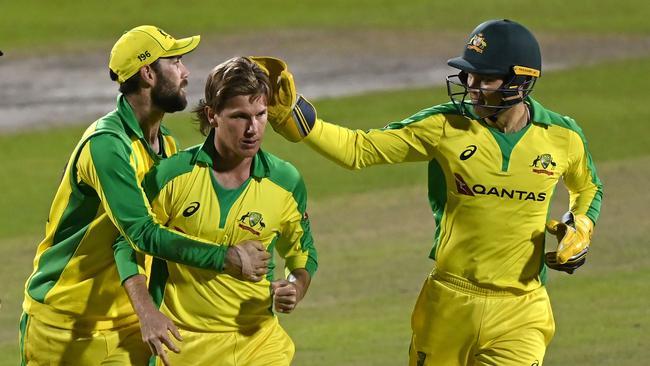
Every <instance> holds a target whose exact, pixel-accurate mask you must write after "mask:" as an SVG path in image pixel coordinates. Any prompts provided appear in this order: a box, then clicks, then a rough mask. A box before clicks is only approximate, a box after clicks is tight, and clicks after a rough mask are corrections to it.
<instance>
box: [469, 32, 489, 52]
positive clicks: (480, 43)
mask: <svg viewBox="0 0 650 366" xmlns="http://www.w3.org/2000/svg"><path fill="white" fill-rule="evenodd" d="M486 47H487V42H485V37H483V33H478V34H475V35H473V36H472V38H470V39H469V41H468V42H467V48H469V49H470V50H474V51H476V52H478V53H483V51H485V48H486Z"/></svg>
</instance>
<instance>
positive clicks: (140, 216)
mask: <svg viewBox="0 0 650 366" xmlns="http://www.w3.org/2000/svg"><path fill="white" fill-rule="evenodd" d="M114 140H115V139H113V138H105V137H104V135H102V136H97V137H95V138H93V140H92V142H91V144H90V149H91V156H92V159H93V162H94V164H95V167H96V174H97V177H98V179H99V182H100V188H101V189H102V190H103V193H104V196H105V197H106V201H107V202H104V205H106V206H107V207H108V208H109V209H110V213H109V210H106V211H107V213H109V216H111V220H113V222H114V224H115V225H116V226H117V228H118V229H119V231H120V233H121V234H122V235H124V236H125V237H126V239H127V240H128V241H129V244H131V245H132V246H133V247H134V248H135V249H136V250H139V251H141V252H144V253H145V254H149V255H152V256H156V257H160V258H163V259H166V260H171V261H174V262H177V263H181V264H185V265H189V266H193V267H199V268H203V269H211V270H216V271H219V272H221V271H223V264H224V259H225V255H226V250H227V247H226V246H220V245H212V244H209V243H208V242H205V241H201V240H200V239H198V238H194V237H191V236H188V235H183V234H181V233H179V232H176V231H173V230H170V229H167V228H165V227H164V226H162V225H160V224H158V223H156V222H155V221H154V220H153V218H152V217H151V216H150V211H149V210H148V206H147V205H148V202H146V199H145V196H144V194H143V192H142V190H141V188H140V186H139V184H138V180H137V177H136V175H135V171H134V170H133V168H132V167H131V166H130V163H129V156H128V153H127V152H126V151H125V150H124V147H121V146H120V145H119V144H115V141H114ZM180 248H182V249H180Z"/></svg>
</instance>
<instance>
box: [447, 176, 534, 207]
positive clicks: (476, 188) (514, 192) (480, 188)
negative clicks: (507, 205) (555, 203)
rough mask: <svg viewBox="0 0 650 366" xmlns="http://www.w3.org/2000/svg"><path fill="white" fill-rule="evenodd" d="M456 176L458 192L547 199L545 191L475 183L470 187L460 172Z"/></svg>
mask: <svg viewBox="0 0 650 366" xmlns="http://www.w3.org/2000/svg"><path fill="white" fill-rule="evenodd" d="M454 178H455V179H456V189H457V190H458V193H460V194H464V195H466V196H472V197H474V196H476V195H486V196H496V197H500V198H505V199H513V200H519V201H539V202H543V201H544V200H546V193H545V192H539V193H535V192H528V191H522V190H518V189H506V188H500V187H490V186H485V185H483V184H474V185H472V186H471V187H470V185H469V184H467V182H465V179H463V177H462V176H461V175H460V174H458V173H454Z"/></svg>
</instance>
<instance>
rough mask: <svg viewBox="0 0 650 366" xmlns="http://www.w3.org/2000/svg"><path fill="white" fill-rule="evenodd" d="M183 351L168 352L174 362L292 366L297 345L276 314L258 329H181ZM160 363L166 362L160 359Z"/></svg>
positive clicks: (200, 365)
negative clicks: (230, 330)
mask: <svg viewBox="0 0 650 366" xmlns="http://www.w3.org/2000/svg"><path fill="white" fill-rule="evenodd" d="M179 331H180V333H181V336H182V337H183V341H182V342H178V341H176V344H177V345H178V346H179V348H180V349H181V352H180V353H178V354H177V353H173V352H171V351H168V352H167V356H168V357H169V361H170V362H171V364H172V365H192V366H214V365H219V366H289V365H290V364H291V360H292V359H293V354H294V352H295V347H294V344H293V341H291V338H289V336H288V335H287V333H286V332H285V331H284V329H282V327H281V326H280V324H279V323H278V319H277V318H276V317H273V318H272V319H270V320H269V321H266V322H264V323H262V324H261V325H260V327H259V328H257V329H251V330H249V331H239V332H219V333H199V332H192V331H189V330H186V329H179ZM156 365H157V366H162V365H163V363H162V361H161V360H160V358H158V359H157V360H156Z"/></svg>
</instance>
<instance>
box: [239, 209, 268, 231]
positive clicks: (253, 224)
mask: <svg viewBox="0 0 650 366" xmlns="http://www.w3.org/2000/svg"><path fill="white" fill-rule="evenodd" d="M237 222H238V223H239V227H240V228H242V229H244V230H246V231H250V232H251V233H253V234H255V235H257V236H259V235H260V233H261V232H262V230H264V228H266V224H265V223H264V220H263V219H262V214H261V213H259V212H254V211H253V212H251V211H249V212H247V213H246V215H243V216H242V217H241V218H239V220H237Z"/></svg>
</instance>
